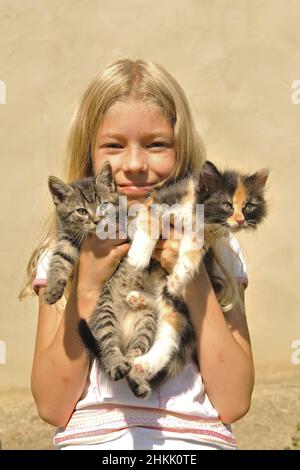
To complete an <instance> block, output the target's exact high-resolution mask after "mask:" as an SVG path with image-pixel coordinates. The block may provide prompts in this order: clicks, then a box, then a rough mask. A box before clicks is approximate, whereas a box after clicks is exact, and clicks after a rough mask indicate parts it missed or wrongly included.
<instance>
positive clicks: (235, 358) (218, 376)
mask: <svg viewBox="0 0 300 470" xmlns="http://www.w3.org/2000/svg"><path fill="white" fill-rule="evenodd" d="M239 290H240V295H241V300H242V303H244V287H243V286H241V287H240V289H239ZM184 299H185V302H186V304H187V306H188V309H189V312H190V319H191V322H192V325H193V327H194V330H195V333H196V346H197V353H198V362H199V367H200V370H201V375H202V379H203V382H204V385H205V390H206V392H207V395H208V397H209V399H210V400H211V402H212V404H213V405H214V407H215V408H216V409H217V410H218V412H219V415H220V418H221V420H222V421H223V422H224V423H226V424H231V423H233V422H235V421H237V420H238V419H240V418H242V417H243V416H244V415H245V414H246V413H247V411H248V410H249V407H250V403H251V394H252V391H253V386H254V365H253V358H252V351H251V343H250V337H249V331H248V326H247V320H246V316H245V313H244V312H243V311H242V309H241V308H240V307H239V306H238V305H236V306H234V307H233V309H232V310H231V311H229V312H227V313H225V314H224V313H223V312H222V310H221V308H220V306H219V303H218V301H217V298H216V295H215V293H214V290H213V287H212V285H211V282H210V279H209V276H208V274H207V271H206V268H205V266H204V263H202V265H201V269H200V271H199V274H198V276H197V277H196V278H195V279H194V280H193V281H192V282H190V284H189V285H188V286H187V287H186V290H185V294H184Z"/></svg>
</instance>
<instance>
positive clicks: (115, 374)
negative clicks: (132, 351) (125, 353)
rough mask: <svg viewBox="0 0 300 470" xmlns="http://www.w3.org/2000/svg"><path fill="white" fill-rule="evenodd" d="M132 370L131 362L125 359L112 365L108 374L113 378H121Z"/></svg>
mask: <svg viewBox="0 0 300 470" xmlns="http://www.w3.org/2000/svg"><path fill="white" fill-rule="evenodd" d="M130 370H131V364H130V362H128V361H126V360H124V361H122V362H119V363H117V364H115V365H114V366H112V367H111V368H110V370H109V371H108V376H109V378H110V379H111V380H121V379H123V378H124V377H125V376H126V375H127V374H128V373H129V372H130Z"/></svg>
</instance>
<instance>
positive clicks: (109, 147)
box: [104, 143, 122, 149]
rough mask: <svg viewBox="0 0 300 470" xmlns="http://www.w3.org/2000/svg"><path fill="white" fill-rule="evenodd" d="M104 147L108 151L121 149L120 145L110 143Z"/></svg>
mask: <svg viewBox="0 0 300 470" xmlns="http://www.w3.org/2000/svg"><path fill="white" fill-rule="evenodd" d="M104 147H105V148H108V149H120V148H122V145H120V144H115V143H111V144H105V145H104Z"/></svg>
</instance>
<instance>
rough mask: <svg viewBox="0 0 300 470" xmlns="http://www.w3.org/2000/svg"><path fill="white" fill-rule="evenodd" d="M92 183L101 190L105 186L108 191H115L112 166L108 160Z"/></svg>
mask: <svg viewBox="0 0 300 470" xmlns="http://www.w3.org/2000/svg"><path fill="white" fill-rule="evenodd" d="M94 182H95V185H96V186H99V187H101V188H103V186H106V187H107V188H108V189H109V190H110V191H115V183H114V175H113V171H112V166H111V164H110V163H109V161H108V160H107V161H105V162H104V163H103V166H102V168H101V170H100V171H99V172H98V174H97V176H95V178H94Z"/></svg>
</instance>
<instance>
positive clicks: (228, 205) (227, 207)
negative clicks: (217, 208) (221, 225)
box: [222, 201, 232, 211]
mask: <svg viewBox="0 0 300 470" xmlns="http://www.w3.org/2000/svg"><path fill="white" fill-rule="evenodd" d="M222 206H223V208H224V209H225V210H226V211H231V210H232V204H231V202H229V201H224V202H222Z"/></svg>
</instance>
